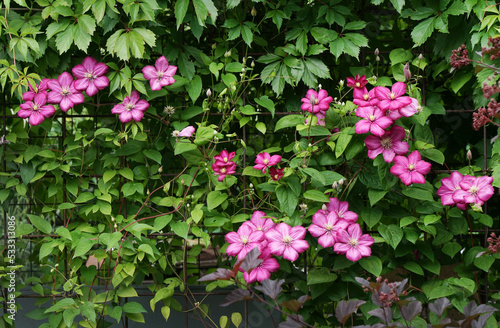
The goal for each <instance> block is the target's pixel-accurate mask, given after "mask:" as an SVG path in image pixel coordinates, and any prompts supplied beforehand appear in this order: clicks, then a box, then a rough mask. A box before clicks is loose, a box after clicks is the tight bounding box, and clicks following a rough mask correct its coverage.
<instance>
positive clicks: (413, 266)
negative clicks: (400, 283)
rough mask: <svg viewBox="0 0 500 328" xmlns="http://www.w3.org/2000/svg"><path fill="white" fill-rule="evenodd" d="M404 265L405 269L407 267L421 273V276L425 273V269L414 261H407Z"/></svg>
mask: <svg viewBox="0 0 500 328" xmlns="http://www.w3.org/2000/svg"><path fill="white" fill-rule="evenodd" d="M404 267H405V269H407V270H409V271H411V272H414V273H416V274H418V275H421V276H423V275H424V270H423V269H422V267H421V266H420V265H418V264H417V263H415V262H413V261H410V262H406V263H405V264H404Z"/></svg>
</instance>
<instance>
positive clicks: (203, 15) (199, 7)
mask: <svg viewBox="0 0 500 328" xmlns="http://www.w3.org/2000/svg"><path fill="white" fill-rule="evenodd" d="M193 6H194V11H195V13H196V18H197V19H198V24H200V25H201V26H205V19H207V16H208V10H207V7H206V6H205V4H204V3H203V0H193Z"/></svg>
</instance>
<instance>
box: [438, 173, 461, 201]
mask: <svg viewBox="0 0 500 328" xmlns="http://www.w3.org/2000/svg"><path fill="white" fill-rule="evenodd" d="M463 179H464V176H463V175H462V174H461V173H460V172H457V171H454V172H451V175H450V177H449V178H443V179H441V187H439V189H438V190H437V192H436V194H437V195H438V196H439V197H441V203H442V204H443V205H447V206H453V205H455V204H456V201H455V200H454V199H453V194H455V192H456V191H457V190H462V188H461V187H460V182H462V180H463ZM464 205H465V203H464Z"/></svg>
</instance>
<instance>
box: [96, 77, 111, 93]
mask: <svg viewBox="0 0 500 328" xmlns="http://www.w3.org/2000/svg"><path fill="white" fill-rule="evenodd" d="M94 84H95V86H96V88H97V89H99V90H102V89H104V88H106V87H107V86H108V85H109V79H108V77H107V76H99V77H98V78H96V79H95V80H94Z"/></svg>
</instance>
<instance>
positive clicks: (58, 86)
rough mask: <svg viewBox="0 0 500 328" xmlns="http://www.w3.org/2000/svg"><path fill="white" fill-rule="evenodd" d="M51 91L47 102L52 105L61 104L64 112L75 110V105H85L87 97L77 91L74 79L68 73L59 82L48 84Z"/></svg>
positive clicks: (60, 76) (62, 75)
mask: <svg viewBox="0 0 500 328" xmlns="http://www.w3.org/2000/svg"><path fill="white" fill-rule="evenodd" d="M47 85H48V87H49V89H50V90H52V91H50V92H49V94H48V97H47V100H48V102H49V103H51V104H59V107H60V108H61V110H62V111H63V112H67V111H68V109H70V108H73V107H74V106H75V105H78V104H81V103H83V101H84V100H85V97H84V96H83V95H82V94H81V93H80V92H79V91H78V90H76V88H75V86H74V81H73V77H72V76H71V74H69V73H68V72H64V73H62V74H61V75H59V77H58V78H57V80H50V81H48V82H47Z"/></svg>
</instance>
